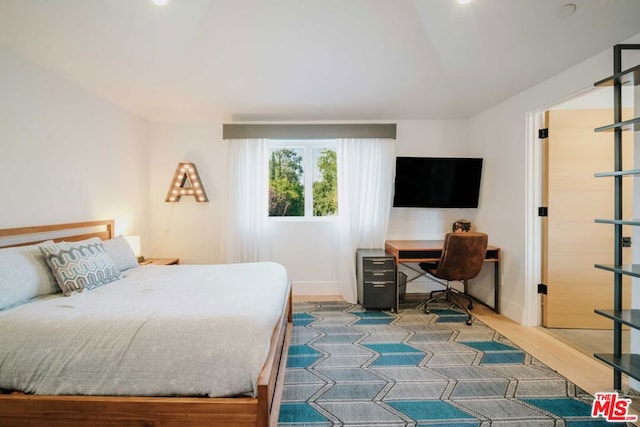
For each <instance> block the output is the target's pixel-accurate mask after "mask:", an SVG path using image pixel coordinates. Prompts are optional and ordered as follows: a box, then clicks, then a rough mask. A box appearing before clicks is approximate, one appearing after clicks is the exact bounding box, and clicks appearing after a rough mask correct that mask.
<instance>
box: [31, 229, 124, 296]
mask: <svg viewBox="0 0 640 427" xmlns="http://www.w3.org/2000/svg"><path fill="white" fill-rule="evenodd" d="M40 251H41V252H42V255H44V259H45V260H46V261H47V264H49V267H50V268H51V272H52V273H53V276H54V277H55V278H56V281H57V282H58V286H60V289H62V293H63V294H64V295H65V296H70V295H72V294H74V293H76V292H82V291H83V290H84V289H89V290H91V289H94V288H97V287H98V286H102V285H104V284H106V283H110V282H113V281H114V280H118V279H120V278H122V273H120V270H118V268H117V267H116V266H115V265H114V264H113V261H112V260H111V258H110V257H109V255H107V253H106V252H105V251H104V247H103V246H102V241H101V240H100V239H98V238H97V237H92V238H90V239H87V240H82V241H80V242H60V243H53V242H47V243H43V244H40Z"/></svg>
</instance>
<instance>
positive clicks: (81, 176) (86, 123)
mask: <svg viewBox="0 0 640 427" xmlns="http://www.w3.org/2000/svg"><path fill="white" fill-rule="evenodd" d="M0 76H2V78H0V94H2V95H1V96H0V194H2V195H3V197H2V202H0V228H9V227H19V226H29V225H41V224H53V223H64V222H74V221H87V220H97V219H111V218H113V219H115V220H116V231H117V232H119V233H126V234H140V235H146V234H147V227H146V219H147V217H148V215H149V209H148V184H149V161H148V146H147V138H148V123H147V122H146V121H145V120H141V119H139V118H136V117H135V116H133V115H131V114H129V113H127V112H125V111H123V110H122V109H120V108H117V107H116V106H114V105H113V104H111V103H109V102H108V101H106V100H104V99H103V98H99V97H97V96H95V95H93V94H91V93H89V92H87V91H86V90H84V89H83V88H81V87H79V86H77V85H75V84H73V83H70V82H68V81H67V80H64V79H62V78H60V77H58V76H57V75H55V74H53V73H51V72H48V71H46V70H43V69H41V68H39V67H37V66H35V65H33V64H31V63H28V62H26V61H24V60H23V59H21V58H20V57H18V56H17V55H15V54H13V53H12V52H10V51H8V50H6V49H3V48H0Z"/></svg>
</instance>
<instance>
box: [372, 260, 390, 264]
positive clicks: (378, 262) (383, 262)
mask: <svg viewBox="0 0 640 427" xmlns="http://www.w3.org/2000/svg"><path fill="white" fill-rule="evenodd" d="M386 262H387V261H372V263H373V264H375V265H384V264H385V263H386Z"/></svg>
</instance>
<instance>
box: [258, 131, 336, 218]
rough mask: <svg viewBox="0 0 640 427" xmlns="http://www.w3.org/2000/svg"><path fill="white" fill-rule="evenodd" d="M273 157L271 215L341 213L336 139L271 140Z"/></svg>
mask: <svg viewBox="0 0 640 427" xmlns="http://www.w3.org/2000/svg"><path fill="white" fill-rule="evenodd" d="M269 156H270V157H269V216H270V217H309V218H310V217H328V216H335V215H337V213H338V168H337V156H336V144H335V141H313V142H307V141H301V142H292V141H271V142H270V149H269Z"/></svg>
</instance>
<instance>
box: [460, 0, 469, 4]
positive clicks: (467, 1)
mask: <svg viewBox="0 0 640 427" xmlns="http://www.w3.org/2000/svg"><path fill="white" fill-rule="evenodd" d="M458 3H459V4H469V3H471V0H458Z"/></svg>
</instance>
